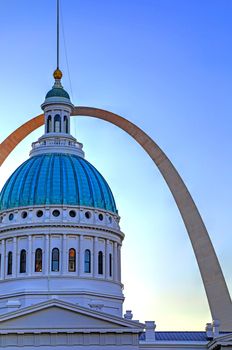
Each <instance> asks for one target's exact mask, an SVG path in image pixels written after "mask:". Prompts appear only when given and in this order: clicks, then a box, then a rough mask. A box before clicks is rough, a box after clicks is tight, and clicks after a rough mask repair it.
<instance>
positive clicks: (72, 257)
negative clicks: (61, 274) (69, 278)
mask: <svg viewBox="0 0 232 350" xmlns="http://www.w3.org/2000/svg"><path fill="white" fill-rule="evenodd" d="M68 271H69V272H75V271H76V250H75V249H74V248H71V249H69V252H68Z"/></svg>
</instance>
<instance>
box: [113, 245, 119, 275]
mask: <svg viewBox="0 0 232 350" xmlns="http://www.w3.org/2000/svg"><path fill="white" fill-rule="evenodd" d="M117 246H118V245H117V242H114V256H113V259H114V260H113V261H114V266H113V276H114V281H117V280H118V271H117V267H118V249H117V248H118V247H117Z"/></svg>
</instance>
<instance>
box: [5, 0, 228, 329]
mask: <svg viewBox="0 0 232 350" xmlns="http://www.w3.org/2000/svg"><path fill="white" fill-rule="evenodd" d="M61 6H62V19H63V20H62V22H63V30H61V33H64V34H65V35H63V34H62V38H61V50H62V54H61V68H62V70H63V73H64V78H63V85H64V87H65V88H66V89H67V90H68V91H69V92H70V95H71V97H72V101H73V103H74V104H75V105H86V106H94V107H99V108H104V109H107V110H110V111H113V112H115V113H118V114H121V115H122V116H124V117H126V118H127V119H129V120H131V121H132V122H134V123H135V124H137V125H138V126H139V127H141V128H142V129H143V130H144V131H145V132H147V133H148V134H149V135H150V136H151V137H152V138H153V139H154V140H155V141H156V142H157V143H158V144H159V146H160V147H161V148H162V149H163V150H164V151H165V152H166V154H167V155H168V157H169V158H170V159H171V161H172V162H173V164H174V165H175V167H176V168H177V169H178V171H179V173H180V175H181V176H182V178H183V179H184V181H185V183H186V184H187V186H188V188H189V190H190V192H191V194H192V196H193V198H194V200H195V202H196V204H197V206H198V208H199V210H200V213H201V214H202V217H203V220H204V222H205V224H206V226H207V229H208V231H209V234H210V237H211V239H212V241H213V244H214V246H215V249H216V252H217V254H218V257H219V260H220V263H221V266H222V268H223V272H224V274H225V277H226V280H227V283H228V286H229V289H230V292H232V273H231V271H232V269H231V267H232V254H231V251H232V243H231V242H232V240H231V234H232V224H231V216H232V210H231V209H232V205H231V198H232V186H231V172H232V162H231V160H232V159H231V158H232V157H231V146H232V139H231V134H232V122H231V114H232V103H231V101H232V99H231V94H232V89H231V85H232V25H231V23H232V22H231V16H232V2H231V1H230V0H217V1H216V0H188V1H186V0H110V1H109V0H82V1H81V0H65V1H64V0H62V1H61ZM64 38H65V39H64ZM0 45H1V55H0V67H1V73H0V75H1V87H0V89H1V90H0V91H1V99H0V100H1V114H0V122H1V128H0V142H1V141H2V140H3V139H4V138H5V137H7V136H8V135H9V133H10V132H12V131H13V130H14V129H15V128H17V127H18V126H20V125H21V124H22V123H24V122H26V121H27V120H28V119H29V118H31V117H34V116H35V115H38V114H40V113H41V109H40V104H41V103H42V102H43V99H44V97H45V94H46V92H47V91H48V90H49V89H50V87H51V86H52V84H53V78H52V72H53V70H54V69H55V65H56V58H55V0H49V1H48V0H33V1H31V0H20V1H18V0H7V1H1V3H0ZM65 46H66V51H67V55H65ZM66 56H67V59H66ZM67 60H68V66H67ZM68 67H69V68H68ZM68 71H69V72H70V77H71V79H69V74H68ZM72 124H73V125H72V127H73V134H74V136H76V137H77V138H78V140H79V141H81V142H83V144H84V150H85V152H86V158H87V159H88V160H89V161H90V162H92V163H93V165H95V166H96V168H97V169H98V170H99V171H100V172H101V173H102V174H103V175H104V177H105V178H106V179H107V181H108V183H109V184H110V186H111V189H112V191H113V193H114V196H115V199H116V203H117V207H118V209H119V214H120V216H121V228H122V231H123V232H124V233H125V234H126V238H125V240H124V244H123V249H122V279H123V283H124V294H125V297H126V300H125V304H124V305H125V309H132V311H133V314H134V318H135V319H139V320H140V321H144V320H155V321H156V323H157V329H159V330H172V329H175V330H202V329H204V326H205V323H206V322H209V321H211V317H210V313H209V310H208V305H207V300H206V296H205V292H204V288H203V285H202V282H201V278H200V274H199V270H198V267H197V263H196V260H195V258H194V254H193V250H192V247H191V244H190V241H189V239H188V236H187V233H186V230H185V227H184V224H183V222H182V219H181V217H180V214H179V212H178V210H177V207H176V205H175V202H174V200H173V198H172V196H171V194H170V192H169V190H168V188H167V185H166V184H165V182H164V180H163V179H162V177H161V175H160V174H159V172H158V170H157V169H156V168H155V167H154V164H153V162H152V161H151V159H149V157H148V156H147V155H146V154H145V152H144V151H143V150H142V149H141V148H140V146H139V145H138V144H136V143H135V141H134V140H132V139H131V138H130V137H129V136H128V135H127V134H126V133H124V132H123V131H121V130H119V129H118V128H117V127H115V126H113V125H110V124H108V123H106V122H103V121H100V120H95V119H91V118H86V117H80V118H73V122H72ZM42 133H43V128H40V129H39V130H37V131H36V132H34V133H32V134H31V135H30V136H29V137H28V138H27V139H26V140H24V141H23V142H22V143H21V144H20V145H19V146H18V147H17V148H16V149H15V151H14V152H13V153H12V154H11V156H10V157H9V158H8V159H7V161H6V162H5V163H4V165H3V166H2V167H1V170H0V187H2V186H3V184H4V182H5V181H6V179H7V178H8V177H9V175H10V174H11V173H12V171H13V170H14V169H15V168H16V167H17V166H18V165H19V164H20V163H22V162H23V161H24V160H26V159H27V157H28V153H29V150H30V144H31V142H32V141H34V140H36V139H37V138H38V137H39V136H40V135H41V134H42Z"/></svg>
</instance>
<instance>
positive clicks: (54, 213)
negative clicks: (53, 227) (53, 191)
mask: <svg viewBox="0 0 232 350" xmlns="http://www.w3.org/2000/svg"><path fill="white" fill-rule="evenodd" d="M52 215H53V216H55V217H56V218H57V217H58V216H60V211H59V210H58V209H55V210H53V212H52Z"/></svg>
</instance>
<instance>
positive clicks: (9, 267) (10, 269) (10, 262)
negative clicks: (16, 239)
mask: <svg viewBox="0 0 232 350" xmlns="http://www.w3.org/2000/svg"><path fill="white" fill-rule="evenodd" d="M12 259H13V258H12V252H9V253H8V264H7V275H12Z"/></svg>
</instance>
